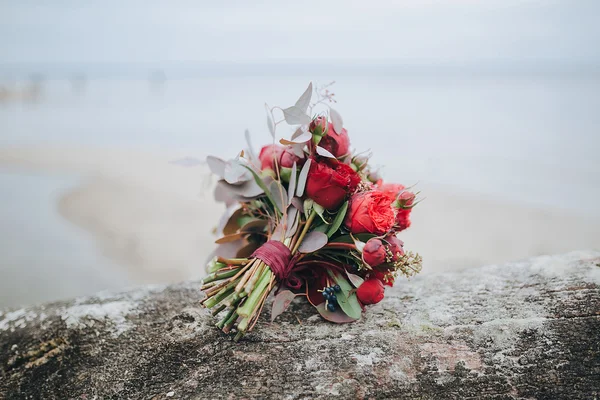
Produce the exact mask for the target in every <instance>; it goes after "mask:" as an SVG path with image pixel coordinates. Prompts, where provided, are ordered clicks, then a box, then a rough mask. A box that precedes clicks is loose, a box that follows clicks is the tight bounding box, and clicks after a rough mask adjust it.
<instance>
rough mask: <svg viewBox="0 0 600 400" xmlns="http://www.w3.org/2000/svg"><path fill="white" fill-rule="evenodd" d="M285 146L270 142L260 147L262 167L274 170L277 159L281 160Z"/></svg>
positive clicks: (259, 156)
mask: <svg viewBox="0 0 600 400" xmlns="http://www.w3.org/2000/svg"><path fill="white" fill-rule="evenodd" d="M283 150H284V149H283V147H281V146H277V145H276V144H270V145H267V146H264V147H263V148H262V149H260V153H259V155H258V159H259V160H260V168H261V169H267V168H270V169H272V170H274V169H275V160H277V162H279V159H280V158H281V154H282V153H283Z"/></svg>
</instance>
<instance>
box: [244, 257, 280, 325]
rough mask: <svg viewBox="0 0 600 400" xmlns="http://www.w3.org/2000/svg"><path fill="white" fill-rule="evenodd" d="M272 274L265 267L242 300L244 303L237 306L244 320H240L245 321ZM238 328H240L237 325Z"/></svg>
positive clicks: (255, 305)
mask: <svg viewBox="0 0 600 400" xmlns="http://www.w3.org/2000/svg"><path fill="white" fill-rule="evenodd" d="M272 275H273V273H272V272H271V269H270V268H266V269H265V270H264V271H263V273H262V275H261V276H260V279H259V280H258V284H257V285H256V288H255V289H254V290H253V291H252V293H250V295H249V296H248V298H247V299H246V301H245V302H244V305H243V306H241V307H240V308H238V314H239V315H240V316H242V317H244V320H242V322H244V321H246V320H247V319H248V317H249V316H250V315H252V313H253V311H254V310H255V309H256V307H257V305H258V302H259V300H260V299H261V298H262V296H263V293H264V291H265V290H266V289H267V286H269V282H271V276H272ZM247 325H248V321H246V326H247ZM238 329H240V328H239V327H238Z"/></svg>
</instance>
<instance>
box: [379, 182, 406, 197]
mask: <svg viewBox="0 0 600 400" xmlns="http://www.w3.org/2000/svg"><path fill="white" fill-rule="evenodd" d="M377 186H379V190H380V191H381V192H383V193H385V194H386V195H388V196H390V197H391V198H393V199H394V200H396V196H398V193H400V192H401V191H403V190H404V189H405V186H404V185H401V184H399V183H383V182H382V181H379V182H377Z"/></svg>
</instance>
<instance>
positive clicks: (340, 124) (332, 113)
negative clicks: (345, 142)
mask: <svg viewBox="0 0 600 400" xmlns="http://www.w3.org/2000/svg"><path fill="white" fill-rule="evenodd" d="M329 117H330V118H331V123H332V124H333V130H334V131H335V132H336V133H337V134H340V133H342V129H344V120H343V119H342V116H341V115H340V113H339V112H337V111H336V110H334V109H333V108H332V109H330V110H329Z"/></svg>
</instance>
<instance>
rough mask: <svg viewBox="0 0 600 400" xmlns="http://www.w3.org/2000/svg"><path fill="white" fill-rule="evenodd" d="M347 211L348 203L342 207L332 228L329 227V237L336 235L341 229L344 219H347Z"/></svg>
mask: <svg viewBox="0 0 600 400" xmlns="http://www.w3.org/2000/svg"><path fill="white" fill-rule="evenodd" d="M347 211H348V202H347V201H346V202H345V203H344V204H342V206H341V207H340V209H339V210H338V212H337V214H336V216H335V219H334V220H333V222H332V223H331V227H329V230H328V231H327V236H328V237H331V236H333V234H334V233H336V232H337V230H338V229H340V226H342V223H343V222H344V218H345V217H346V212H347Z"/></svg>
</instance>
